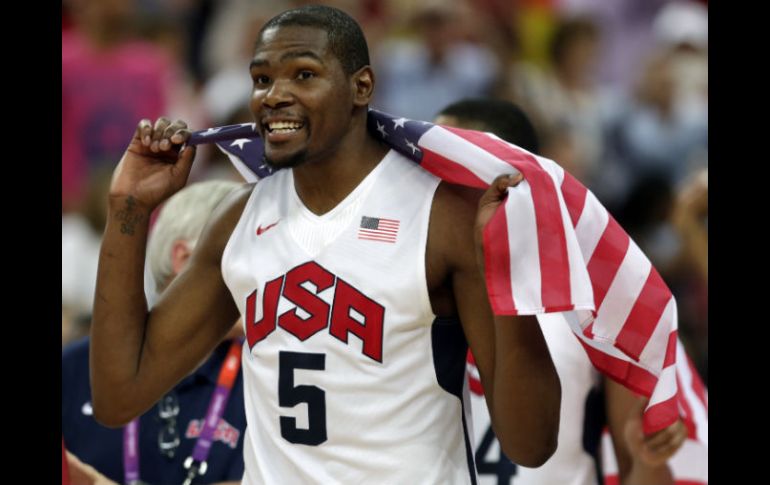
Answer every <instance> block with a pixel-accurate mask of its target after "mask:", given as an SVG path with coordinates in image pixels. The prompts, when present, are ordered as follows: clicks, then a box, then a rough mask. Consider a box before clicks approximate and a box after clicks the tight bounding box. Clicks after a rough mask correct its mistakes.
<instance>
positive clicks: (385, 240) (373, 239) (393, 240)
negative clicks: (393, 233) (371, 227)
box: [358, 236, 396, 243]
mask: <svg viewBox="0 0 770 485" xmlns="http://www.w3.org/2000/svg"><path fill="white" fill-rule="evenodd" d="M358 239H362V240H364V241H380V242H388V243H394V242H396V240H395V239H384V238H381V237H369V236H359V237H358Z"/></svg>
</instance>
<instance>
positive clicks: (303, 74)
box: [297, 71, 315, 81]
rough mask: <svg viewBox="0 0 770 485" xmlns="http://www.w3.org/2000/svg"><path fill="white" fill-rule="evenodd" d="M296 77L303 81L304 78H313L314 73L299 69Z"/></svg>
mask: <svg viewBox="0 0 770 485" xmlns="http://www.w3.org/2000/svg"><path fill="white" fill-rule="evenodd" d="M297 77H298V78H299V79H302V80H303V81H304V80H306V79H311V78H314V77H315V73H314V72H313V71H301V72H300V73H299V75H298V76H297Z"/></svg>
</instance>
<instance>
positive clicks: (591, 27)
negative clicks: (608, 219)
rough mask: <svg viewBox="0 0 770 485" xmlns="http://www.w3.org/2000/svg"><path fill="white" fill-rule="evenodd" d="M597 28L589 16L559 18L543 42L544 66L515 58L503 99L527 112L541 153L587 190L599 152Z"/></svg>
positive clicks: (600, 100)
mask: <svg viewBox="0 0 770 485" xmlns="http://www.w3.org/2000/svg"><path fill="white" fill-rule="evenodd" d="M599 47H600V32H599V29H598V27H597V26H596V24H595V23H594V22H593V20H592V19H591V18H590V17H575V18H565V19H562V20H560V21H559V23H558V24H557V26H556V29H555V31H554V33H553V36H552V37H551V40H550V44H549V55H550V58H549V60H550V66H549V67H548V68H547V69H545V70H543V69H540V68H538V67H536V66H535V65H533V64H530V63H526V62H520V63H517V64H515V65H514V66H513V67H512V69H513V73H512V84H511V86H510V91H509V93H508V96H507V97H508V98H510V99H511V100H513V101H516V102H517V103H519V104H520V105H521V106H522V107H524V108H525V109H526V110H527V112H529V113H531V114H532V118H533V123H534V124H535V126H536V127H537V129H538V132H539V133H541V134H542V140H541V141H542V145H543V146H542V154H543V156H546V157H548V158H550V159H553V160H558V161H559V164H560V165H562V166H563V167H564V168H565V169H566V170H567V171H568V172H570V173H571V174H573V176H575V177H576V178H577V179H578V180H580V181H581V182H582V183H583V184H584V185H586V186H588V187H589V188H591V186H592V185H593V179H594V174H595V172H596V171H597V170H598V168H599V167H598V162H599V160H600V157H601V153H602V125H603V119H604V116H605V114H604V110H605V108H604V106H603V103H606V102H607V101H606V100H605V99H603V98H602V92H601V91H600V88H599V86H598V84H597V79H596V76H595V71H596V62H597V60H598V58H599Z"/></svg>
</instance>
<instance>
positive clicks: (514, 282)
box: [505, 180, 543, 314]
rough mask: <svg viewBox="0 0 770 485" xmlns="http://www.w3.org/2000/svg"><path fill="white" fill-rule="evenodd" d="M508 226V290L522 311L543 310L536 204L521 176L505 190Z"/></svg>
mask: <svg viewBox="0 0 770 485" xmlns="http://www.w3.org/2000/svg"><path fill="white" fill-rule="evenodd" d="M505 214H506V218H507V223H508V227H509V228H512V227H517V228H519V230H516V231H511V230H509V231H508V254H509V255H510V271H511V291H512V293H513V303H514V306H515V307H516V310H517V311H518V312H519V313H523V314H532V313H535V312H539V311H542V309H543V308H542V307H543V303H542V302H543V300H542V294H541V291H540V290H541V284H540V281H541V280H540V278H541V275H540V258H539V255H540V248H539V245H538V237H537V224H536V222H535V221H536V220H535V206H534V204H532V189H531V187H530V185H529V183H528V182H527V181H526V180H524V181H522V182H521V183H520V184H519V185H518V186H517V187H516V190H509V191H508V199H507V200H506V201H505Z"/></svg>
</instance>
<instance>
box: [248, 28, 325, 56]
mask: <svg viewBox="0 0 770 485" xmlns="http://www.w3.org/2000/svg"><path fill="white" fill-rule="evenodd" d="M328 40H329V39H328V37H327V35H326V31H325V30H323V29H321V28H318V27H311V26H303V25H291V26H278V27H271V28H269V29H266V30H265V31H264V32H262V35H261V36H260V37H259V39H258V40H257V45H256V48H255V50H254V57H255V58H256V57H259V56H260V54H262V53H267V52H271V51H277V52H283V51H288V50H296V49H301V50H306V51H310V52H315V53H316V54H318V55H319V56H322V55H323V54H324V53H325V52H326V50H327V49H326V48H327V44H328Z"/></svg>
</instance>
